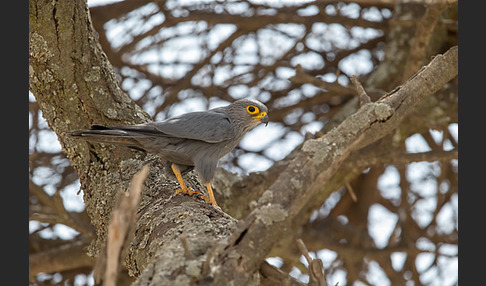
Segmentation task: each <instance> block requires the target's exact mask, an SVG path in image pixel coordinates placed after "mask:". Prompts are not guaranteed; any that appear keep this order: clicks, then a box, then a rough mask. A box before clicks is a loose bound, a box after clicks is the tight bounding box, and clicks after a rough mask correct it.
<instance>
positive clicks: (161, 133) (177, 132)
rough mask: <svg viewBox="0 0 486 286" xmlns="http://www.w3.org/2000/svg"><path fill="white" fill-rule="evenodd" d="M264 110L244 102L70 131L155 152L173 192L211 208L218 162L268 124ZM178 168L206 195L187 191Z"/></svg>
mask: <svg viewBox="0 0 486 286" xmlns="http://www.w3.org/2000/svg"><path fill="white" fill-rule="evenodd" d="M268 122H269V117H268V108H267V107H266V106H265V104H263V103H262V102H260V101H258V100H256V99H250V98H243V99H239V100H236V101H234V102H232V103H230V104H229V105H226V106H222V107H216V108H212V109H209V110H207V111H195V112H188V113H184V114H181V115H179V116H175V117H171V118H168V119H166V120H163V121H152V122H147V123H142V124H135V125H124V126H104V125H97V124H94V125H92V126H91V127H90V129H82V130H72V131H69V132H68V134H69V135H70V136H71V137H72V138H74V139H81V140H85V141H89V142H96V143H108V144H114V145H121V146H125V147H129V148H133V149H137V150H141V151H145V152H147V153H151V154H154V155H156V156H158V157H160V158H162V159H163V160H166V161H168V162H170V163H171V164H170V165H171V169H172V171H173V173H174V175H175V177H176V179H177V181H178V183H179V185H180V187H181V188H180V189H178V190H176V192H175V194H189V195H192V194H198V195H201V197H202V198H203V199H204V200H205V201H206V202H208V203H210V204H211V205H213V206H214V207H217V208H220V207H219V205H218V204H217V202H216V199H215V198H214V193H213V190H212V187H211V183H210V182H211V180H212V179H213V177H214V174H215V171H216V166H217V164H218V161H219V159H221V158H222V157H223V156H224V155H226V154H228V153H229V152H230V151H232V150H233V149H234V148H235V147H236V146H237V145H238V144H239V142H240V141H241V139H242V138H243V137H244V136H245V135H246V134H247V133H248V131H250V130H252V129H253V128H255V127H256V126H258V125H259V124H262V123H264V124H265V126H267V125H268ZM181 168H184V169H187V168H189V169H192V168H193V169H194V170H195V171H196V173H197V175H198V177H199V178H200V180H201V181H202V182H203V183H204V185H205V186H206V189H207V194H208V196H209V197H207V196H205V195H202V194H201V192H199V191H192V190H190V189H189V188H188V187H187V185H186V184H185V183H184V180H183V178H182V174H181Z"/></svg>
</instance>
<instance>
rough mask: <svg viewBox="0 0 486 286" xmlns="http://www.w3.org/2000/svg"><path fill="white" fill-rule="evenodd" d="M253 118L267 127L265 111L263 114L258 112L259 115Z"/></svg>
mask: <svg viewBox="0 0 486 286" xmlns="http://www.w3.org/2000/svg"><path fill="white" fill-rule="evenodd" d="M253 118H255V119H257V120H259V121H260V122H261V123H265V126H267V125H268V121H269V119H268V115H267V113H266V112H265V111H263V112H260V114H258V115H257V116H254V117H253Z"/></svg>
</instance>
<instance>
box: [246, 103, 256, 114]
mask: <svg viewBox="0 0 486 286" xmlns="http://www.w3.org/2000/svg"><path fill="white" fill-rule="evenodd" d="M246 111H248V113H250V114H257V113H258V107H255V106H253V105H249V106H248V107H247V108H246Z"/></svg>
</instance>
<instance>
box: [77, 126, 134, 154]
mask: <svg viewBox="0 0 486 286" xmlns="http://www.w3.org/2000/svg"><path fill="white" fill-rule="evenodd" d="M68 134H69V135H70V136H71V137H72V138H75V139H80V140H85V141H90V142H97V143H107V144H115V145H122V146H126V147H130V148H135V149H138V150H144V148H143V146H142V145H141V144H140V142H139V141H137V140H136V139H135V138H136V137H140V134H137V132H133V131H125V130H122V129H118V128H116V127H113V128H112V127H106V126H102V125H93V126H91V129H83V130H73V131H69V132H68Z"/></svg>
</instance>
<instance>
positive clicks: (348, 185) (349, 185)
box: [344, 181, 358, 203]
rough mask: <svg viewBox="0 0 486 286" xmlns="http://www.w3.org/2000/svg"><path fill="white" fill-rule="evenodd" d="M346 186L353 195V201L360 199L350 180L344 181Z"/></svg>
mask: <svg viewBox="0 0 486 286" xmlns="http://www.w3.org/2000/svg"><path fill="white" fill-rule="evenodd" d="M344 186H346V189H347V190H348V193H349V195H350V196H351V199H352V200H353V202H355V203H356V202H357V201H358V197H357V196H356V193H355V192H354V190H353V188H352V187H351V184H350V183H349V182H348V181H346V182H345V183H344Z"/></svg>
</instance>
